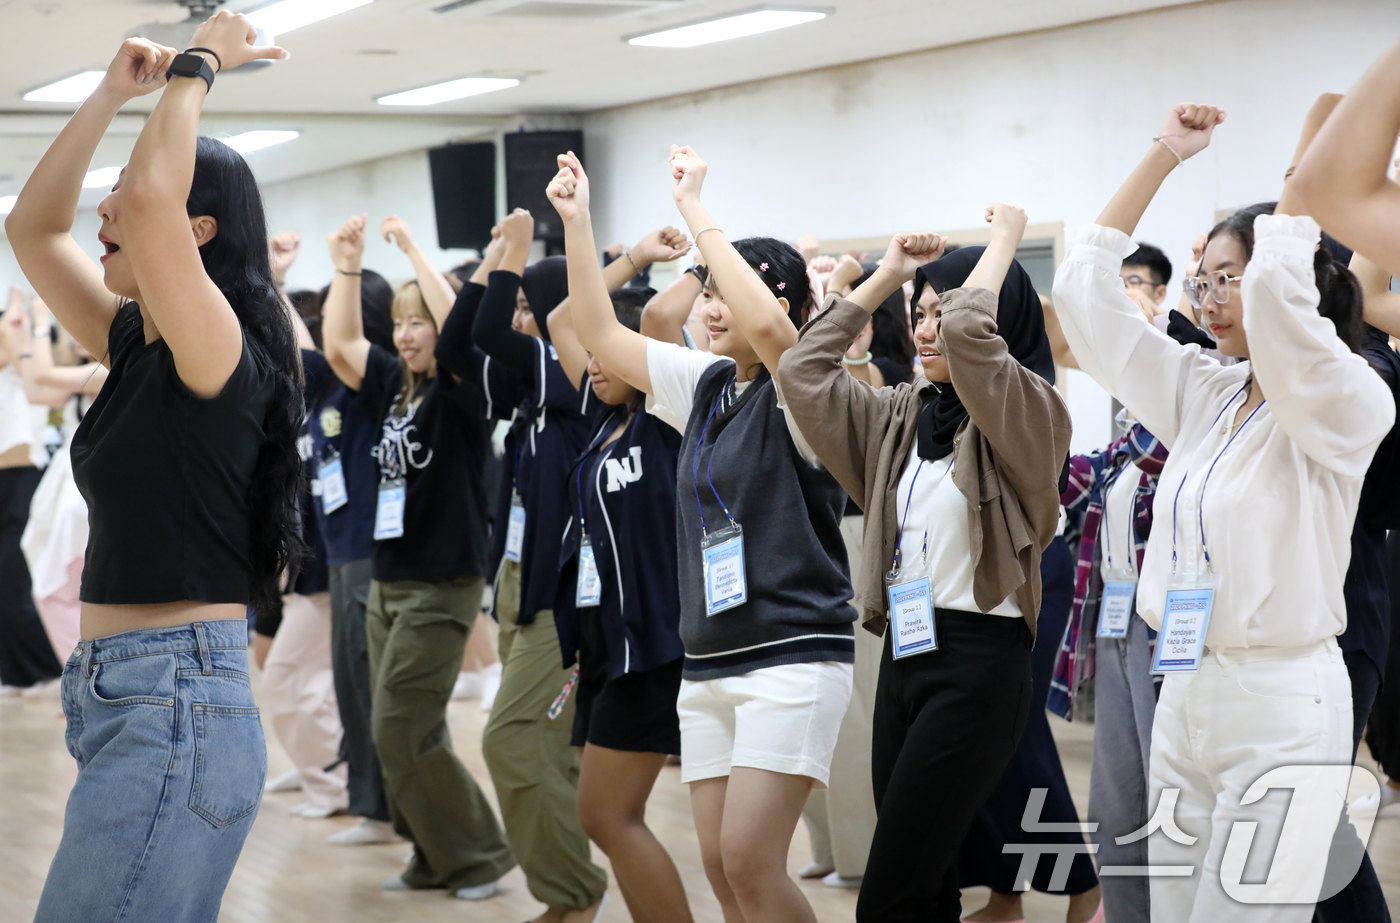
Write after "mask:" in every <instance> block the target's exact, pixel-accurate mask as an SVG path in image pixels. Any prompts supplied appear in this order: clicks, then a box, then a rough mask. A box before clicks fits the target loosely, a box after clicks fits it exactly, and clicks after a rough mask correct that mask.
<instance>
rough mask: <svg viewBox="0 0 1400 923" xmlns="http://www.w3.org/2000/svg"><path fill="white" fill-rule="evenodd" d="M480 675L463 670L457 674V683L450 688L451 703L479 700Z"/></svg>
mask: <svg viewBox="0 0 1400 923" xmlns="http://www.w3.org/2000/svg"><path fill="white" fill-rule="evenodd" d="M482 685H483V683H482V681H481V674H480V673H476V672H468V671H466V670H463V671H462V672H461V673H458V674H457V682H456V683H454V684H453V686H452V701H454V702H460V701H461V700H462V699H479V698H481V687H482Z"/></svg>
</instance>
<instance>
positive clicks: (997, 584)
mask: <svg viewBox="0 0 1400 923" xmlns="http://www.w3.org/2000/svg"><path fill="white" fill-rule="evenodd" d="M996 312H997V296H996V295H994V294H992V293H991V292H990V291H988V290H987V289H981V288H972V289H967V288H960V289H953V290H951V291H949V292H947V293H945V294H944V295H943V320H942V327H941V332H940V340H939V351H940V352H942V353H943V355H944V356H946V357H947V359H948V369H949V372H950V374H951V375H952V379H953V385H954V386H955V387H956V388H957V390H958V395H959V397H961V398H962V402H963V405H964V406H965V407H966V408H967V412H968V419H967V421H966V422H964V423H963V425H962V427H961V428H960V429H959V430H958V434H957V437H956V438H955V439H954V440H953V445H954V449H953V451H954V453H955V462H954V465H953V483H954V484H955V485H957V488H958V490H960V491H961V492H962V494H963V496H964V497H966V498H967V502H968V507H969V509H968V514H969V515H968V546H969V547H970V548H971V549H972V559H973V597H974V598H975V599H976V601H977V606H978V608H979V609H981V610H982V611H983V612H987V611H990V610H991V609H993V608H995V607H996V606H997V605H999V604H1000V603H1001V602H1002V601H1003V600H1005V599H1006V598H1007V597H1008V596H1010V595H1011V594H1012V593H1015V594H1016V602H1017V604H1018V605H1019V606H1020V609H1021V613H1022V614H1023V616H1024V617H1025V619H1026V623H1027V624H1028V625H1029V626H1030V628H1031V632H1032V634H1034V632H1035V621H1036V615H1037V614H1038V613H1039V611H1040V554H1041V552H1042V551H1043V550H1044V549H1045V546H1046V545H1048V544H1049V543H1050V540H1051V539H1052V538H1054V536H1055V531H1056V528H1057V526H1058V524H1059V518H1060V490H1059V477H1060V471H1061V469H1062V468H1063V466H1064V463H1065V458H1066V456H1067V455H1068V453H1069V437H1070V417H1069V409H1068V408H1067V407H1066V406H1065V402H1064V400H1063V399H1062V398H1061V397H1060V395H1059V392H1057V391H1056V390H1055V388H1054V386H1053V385H1051V384H1050V383H1049V382H1047V381H1046V380H1045V379H1043V378H1041V377H1040V376H1039V375H1037V374H1036V373H1034V372H1032V371H1031V370H1030V369H1027V368H1026V367H1024V366H1023V365H1021V363H1019V362H1017V361H1016V359H1015V358H1014V357H1012V356H1011V354H1010V353H1008V352H1007V349H1006V341H1005V340H1003V339H1002V338H1001V337H999V336H997V325H996ZM869 319H870V315H869V314H867V313H866V312H865V309H863V308H861V307H860V306H859V305H857V304H854V303H852V302H849V301H846V300H844V299H841V298H837V297H835V296H831V297H829V298H828V299H827V307H826V310H824V311H823V312H822V313H821V314H819V315H818V316H817V317H815V318H814V319H813V320H811V321H810V322H808V324H807V325H806V326H805V327H803V328H802V334H801V337H800V338H799V339H798V342H797V345H796V346H793V347H792V348H791V349H789V350H788V351H787V352H786V353H785V354H784V355H783V359H782V362H781V363H780V364H779V366H778V380H779V382H780V383H781V384H782V388H783V397H784V399H785V401H786V403H787V406H788V409H789V410H790V411H791V412H792V416H793V419H794V420H795V421H796V422H797V426H798V429H799V430H801V432H802V435H803V436H805V437H806V439H807V442H808V443H809V444H810V445H811V446H812V449H813V451H815V452H816V453H817V457H818V458H819V459H821V462H822V464H824V465H825V466H826V468H827V470H828V471H830V472H831V473H832V475H833V476H834V477H835V478H836V480H837V481H839V482H840V484H841V486H842V487H844V488H845V489H846V491H847V493H849V494H850V495H851V496H852V497H854V498H856V499H857V500H860V501H861V503H860V505H861V507H862V508H863V509H864V510H865V537H864V540H863V544H862V563H861V571H860V574H859V575H852V576H853V577H855V581H854V582H855V586H856V599H855V601H856V605H858V606H859V607H860V608H861V609H862V610H863V612H864V618H863V623H864V625H865V627H866V628H867V629H868V630H870V631H872V632H874V633H875V634H877V635H879V634H884V630H885V624H886V621H887V619H886V617H885V610H886V603H885V579H884V578H885V574H886V573H887V572H888V571H889V569H890V567H891V565H892V563H893V561H894V548H895V542H896V541H897V539H898V537H899V536H898V529H899V524H898V523H899V520H898V515H897V513H896V509H895V508H896V499H895V494H896V491H897V488H898V486H899V479H900V476H901V475H902V474H903V473H904V467H905V465H906V464H907V462H908V459H909V455H910V453H911V452H913V451H914V450H915V447H916V444H917V442H918V417H919V411H920V410H922V409H923V406H924V402H925V400H926V399H927V398H930V397H932V395H930V394H928V393H927V392H928V391H929V390H930V389H931V388H933V384H932V383H931V382H929V381H928V380H927V379H925V378H923V377H922V376H919V377H916V378H915V381H914V384H912V385H899V386H898V387H894V388H881V389H880V390H878V391H877V390H875V389H874V388H871V387H870V386H869V385H868V384H866V383H865V382H862V381H857V380H856V379H854V378H852V377H851V376H850V375H849V374H847V372H846V370H845V368H844V367H843V366H842V364H841V358H842V356H843V355H844V354H845V352H846V350H847V349H848V348H849V347H850V345H851V343H852V342H854V341H855V338H856V336H857V335H858V334H859V333H860V332H861V330H862V329H864V327H865V324H866V322H867V321H868V320H869Z"/></svg>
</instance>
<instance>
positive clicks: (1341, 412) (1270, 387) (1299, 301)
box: [1240, 182, 1395, 477]
mask: <svg viewBox="0 0 1400 923" xmlns="http://www.w3.org/2000/svg"><path fill="white" fill-rule="evenodd" d="M1292 185H1293V184H1292V183H1291V182H1290V183H1288V184H1287V185H1286V186H1285V188H1284V192H1283V195H1282V196H1280V197H1279V202H1278V207H1277V209H1276V210H1275V212H1274V214H1272V215H1260V216H1259V217H1258V218H1256V219H1255V220H1254V255H1253V257H1252V258H1251V259H1250V261H1249V265H1248V266H1246V267H1245V271H1244V281H1243V282H1241V283H1240V292H1241V296H1242V298H1243V300H1244V329H1245V334H1246V336H1248V338H1249V366H1250V370H1251V372H1253V374H1254V376H1255V378H1256V379H1257V380H1258V382H1259V388H1260V390H1261V391H1263V393H1264V397H1265V399H1266V400H1268V402H1269V406H1270V408H1271V410H1272V413H1273V417H1274V419H1275V420H1277V421H1278V425H1279V427H1280V428H1282V429H1283V431H1284V432H1285V433H1287V434H1288V437H1289V438H1290V439H1292V440H1293V441H1294V442H1295V443H1297V444H1298V446H1299V447H1300V448H1301V449H1302V450H1303V451H1304V452H1305V453H1307V455H1308V457H1309V458H1311V459H1312V460H1313V461H1315V462H1317V463H1318V464H1320V465H1323V466H1324V467H1326V468H1330V469H1332V470H1333V471H1337V472H1339V473H1341V474H1349V475H1353V476H1355V477H1361V476H1363V475H1364V474H1365V473H1366V469H1367V468H1368V467H1369V466H1370V464H1371V457H1372V455H1374V453H1375V449H1376V446H1377V445H1379V444H1380V441H1381V440H1382V439H1384V438H1385V435H1386V434H1387V433H1388V432H1390V428H1391V426H1392V425H1393V424H1394V422H1395V401H1394V399H1393V397H1392V396H1391V393H1390V388H1389V387H1388V386H1387V385H1386V384H1385V382H1383V381H1382V380H1381V378H1380V376H1379V375H1377V374H1376V373H1375V371H1374V370H1373V369H1372V368H1371V365H1370V363H1368V362H1367V361H1366V360H1365V359H1364V358H1362V357H1361V356H1358V355H1357V354H1355V353H1353V352H1352V351H1351V349H1350V348H1349V347H1348V346H1347V344H1346V343H1344V342H1342V339H1341V337H1339V336H1337V330H1336V327H1334V326H1333V324H1332V322H1331V321H1330V320H1328V319H1327V318H1325V317H1323V316H1322V315H1321V314H1319V313H1318V310H1317V306H1318V302H1319V301H1320V295H1319V292H1318V288H1317V284H1316V281H1315V279H1314V260H1315V257H1316V255H1317V248H1318V243H1319V241H1320V239H1321V235H1322V231H1321V229H1320V228H1319V227H1318V225H1317V222H1316V221H1314V220H1313V219H1312V218H1310V217H1308V216H1307V215H1306V214H1298V212H1300V211H1302V210H1303V205H1302V203H1301V202H1300V201H1299V197H1298V196H1297V195H1296V194H1295V191H1294V190H1293V189H1291V188H1289V187H1291V186H1292Z"/></svg>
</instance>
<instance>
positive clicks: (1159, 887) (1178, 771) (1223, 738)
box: [1148, 639, 1352, 923]
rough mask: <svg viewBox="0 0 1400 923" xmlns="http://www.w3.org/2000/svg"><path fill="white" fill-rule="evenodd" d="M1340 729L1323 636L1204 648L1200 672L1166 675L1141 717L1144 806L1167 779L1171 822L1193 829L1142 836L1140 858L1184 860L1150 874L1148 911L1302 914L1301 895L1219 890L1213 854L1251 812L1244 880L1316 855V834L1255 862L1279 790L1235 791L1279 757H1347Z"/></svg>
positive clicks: (1336, 656)
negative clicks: (1247, 798)
mask: <svg viewBox="0 0 1400 923" xmlns="http://www.w3.org/2000/svg"><path fill="white" fill-rule="evenodd" d="M1351 732H1352V709H1351V682H1350V680H1349V678H1348V676H1347V668H1346V664H1345V663H1344V662H1343V661H1342V654H1341V651H1340V650H1339V649H1338V647H1337V642H1336V640H1335V639H1328V640H1327V641H1326V642H1323V643H1318V644H1314V645H1310V646H1308V647H1305V648H1289V649H1278V648H1273V649H1269V648H1262V649H1261V648H1251V649H1239V650H1233V651H1215V652H1211V653H1207V654H1205V655H1204V658H1203V662H1202V664H1201V669H1200V672H1198V673H1194V674H1176V675H1171V676H1168V677H1167V678H1166V680H1165V681H1164V682H1163V684H1162V694H1161V698H1160V700H1159V701H1158V703H1157V714H1156V720H1155V722H1154V724H1153V727H1152V759H1151V794H1150V802H1149V805H1148V807H1149V809H1150V810H1152V811H1156V810H1157V809H1158V804H1159V800H1160V798H1161V794H1162V791H1163V790H1164V789H1172V788H1175V789H1178V790H1179V791H1180V794H1179V796H1178V801H1177V806H1176V811H1175V818H1176V822H1177V825H1178V826H1179V827H1180V829H1181V831H1182V832H1183V833H1185V834H1187V835H1188V836H1195V837H1198V838H1199V839H1197V840H1196V842H1195V843H1194V844H1193V845H1191V846H1185V845H1181V844H1178V843H1176V842H1174V841H1172V840H1171V839H1169V838H1168V836H1167V835H1166V833H1165V832H1163V831H1160V830H1159V831H1157V832H1155V833H1153V834H1152V835H1151V837H1150V838H1149V840H1148V856H1149V859H1150V863H1151V865H1152V866H1164V865H1175V866H1186V865H1191V866H1194V871H1193V872H1192V874H1191V875H1190V877H1153V878H1152V879H1151V885H1152V920H1153V923H1178V921H1180V923H1187V921H1189V923H1229V921H1254V920H1258V921H1269V923H1292V921H1296V923H1307V921H1310V920H1311V919H1312V916H1313V905H1312V904H1248V903H1241V902H1239V901H1236V900H1235V899H1234V898H1232V897H1230V896H1229V895H1228V894H1227V893H1225V889H1224V887H1223V886H1222V884H1221V864H1222V859H1223V856H1224V853H1225V846H1226V843H1227V841H1228V839H1229V837H1230V835H1231V830H1232V828H1233V827H1234V824H1235V821H1237V820H1239V821H1246V822H1248V821H1257V822H1258V828H1257V830H1256V834H1255V839H1254V847H1253V849H1252V850H1251V854H1250V861H1249V863H1248V864H1247V865H1246V866H1245V875H1244V880H1245V881H1247V882H1248V881H1262V880H1264V877H1265V875H1267V876H1268V878H1269V879H1273V878H1274V877H1275V876H1279V875H1285V876H1288V875H1292V876H1295V877H1296V876H1302V875H1306V871H1307V869H1309V868H1310V867H1311V866H1315V865H1317V864H1320V863H1325V862H1326V860H1327V852H1328V848H1329V845H1330V843H1329V842H1328V841H1324V842H1321V843H1318V844H1316V848H1303V849H1300V850H1288V849H1283V848H1280V849H1278V851H1277V853H1274V854H1273V858H1272V862H1273V865H1274V866H1275V867H1272V868H1270V867H1268V866H1266V865H1264V864H1263V863H1264V862H1266V861H1267V859H1268V856H1269V854H1270V852H1271V851H1272V850H1273V848H1274V847H1273V843H1274V842H1276V841H1277V838H1278V831H1279V829H1280V828H1281V826H1282V822H1283V816H1284V814H1285V813H1286V811H1285V809H1286V808H1288V806H1289V800H1288V799H1289V793H1288V792H1286V791H1272V792H1270V793H1269V794H1268V795H1266V796H1265V797H1264V799H1263V800H1261V801H1257V802H1255V803H1253V804H1251V805H1246V806H1243V807H1242V806H1241V805H1240V800H1241V796H1242V795H1244V794H1245V792H1246V791H1247V790H1248V789H1249V787H1250V786H1251V785H1252V784H1253V783H1254V781H1255V780H1256V779H1258V778H1259V777H1260V776H1262V775H1264V774H1265V773H1266V772H1268V771H1269V770H1271V769H1275V768H1277V767H1279V766H1292V765H1316V764H1331V765H1350V763H1351ZM1288 809H1290V810H1300V808H1299V807H1297V806H1294V807H1292V808H1288ZM1236 835H1237V836H1238V835H1239V834H1238V833H1237V834H1236ZM1259 856H1262V857H1263V858H1262V859H1260V858H1259ZM1280 863H1282V864H1283V866H1282V867H1277V866H1279V865H1280ZM1294 870H1296V872H1295V871H1294Z"/></svg>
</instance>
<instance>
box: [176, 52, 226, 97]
mask: <svg viewBox="0 0 1400 923" xmlns="http://www.w3.org/2000/svg"><path fill="white" fill-rule="evenodd" d="M171 77H201V78H203V80H204V83H205V87H206V90H212V89H214V68H212V67H210V66H209V61H208V59H207V58H205V57H203V56H202V55H197V54H190V53H188V52H183V53H181V54H177V55H176V56H175V60H173V61H171V62H170V69H169V70H167V71H166V72H165V79H166V80H169V79H170V78H171Z"/></svg>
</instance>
